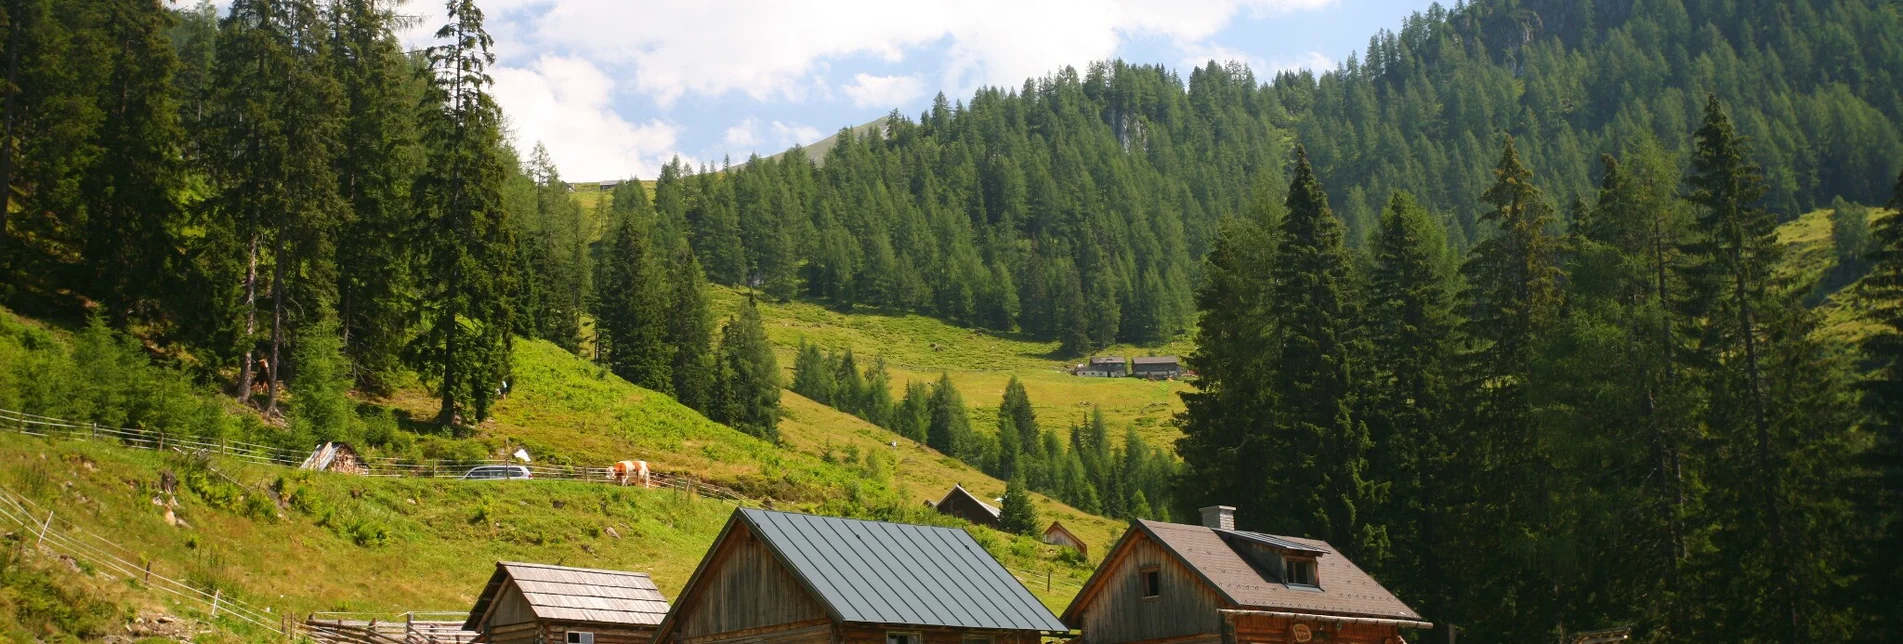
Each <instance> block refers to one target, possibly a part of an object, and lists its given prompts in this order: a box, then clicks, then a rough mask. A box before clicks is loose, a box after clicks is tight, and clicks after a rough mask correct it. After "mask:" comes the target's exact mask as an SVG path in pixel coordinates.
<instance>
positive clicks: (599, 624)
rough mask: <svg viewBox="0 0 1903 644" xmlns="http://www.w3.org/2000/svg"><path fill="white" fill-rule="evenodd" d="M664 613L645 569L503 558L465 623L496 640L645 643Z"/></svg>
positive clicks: (504, 643)
mask: <svg viewBox="0 0 1903 644" xmlns="http://www.w3.org/2000/svg"><path fill="white" fill-rule="evenodd" d="M666 616H667V600H666V599H665V598H663V597H661V591H660V589H658V588H655V586H654V580H653V579H650V578H649V577H648V575H647V573H641V572H621V571H617V570H592V569H588V568H567V567H562V566H545V565H541V564H529V563H513V562H506V561H503V562H496V571H495V574H492V575H490V576H489V584H488V585H486V586H484V587H483V589H482V595H481V596H480V597H478V598H477V599H476V606H475V608H472V609H470V611H469V620H468V621H466V622H464V623H463V630H466V631H475V632H478V633H481V635H480V636H478V637H477V638H476V640H475V641H476V642H492V643H494V644H543V643H554V642H566V643H568V644H648V642H649V641H650V640H652V639H653V638H654V627H655V626H656V625H658V624H660V623H661V619H662V618H663V617H666Z"/></svg>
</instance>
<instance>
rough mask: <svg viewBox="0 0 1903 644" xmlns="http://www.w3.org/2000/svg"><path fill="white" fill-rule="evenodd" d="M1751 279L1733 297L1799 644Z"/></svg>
mask: <svg viewBox="0 0 1903 644" xmlns="http://www.w3.org/2000/svg"><path fill="white" fill-rule="evenodd" d="M1740 254H1742V252H1741V253H1740ZM1740 263H1742V262H1740ZM1747 279H1748V277H1747V276H1746V275H1745V272H1744V269H1743V267H1742V266H1740V269H1739V272H1738V274H1737V276H1736V277H1734V278H1733V279H1732V294H1733V296H1734V297H1736V298H1737V299H1738V325H1739V331H1740V332H1741V333H1743V335H1744V361H1745V373H1746V377H1747V378H1748V381H1749V384H1750V388H1751V422H1752V425H1753V426H1754V427H1755V428H1756V430H1757V431H1756V433H1757V469H1758V473H1759V475H1760V476H1762V477H1763V480H1762V482H1761V484H1762V487H1763V490H1762V491H1761V492H1760V494H1763V495H1764V513H1765V516H1766V518H1768V519H1769V520H1770V523H1771V526H1770V527H1771V552H1772V555H1771V556H1772V558H1773V561H1774V565H1775V566H1776V567H1777V571H1778V572H1777V580H1776V581H1777V583H1778V584H1780V585H1781V586H1782V587H1781V588H1777V589H1774V591H1773V594H1775V595H1777V596H1778V597H1779V601H1780V602H1782V603H1783V604H1784V605H1783V607H1782V608H1783V612H1784V613H1785V616H1786V618H1787V619H1788V620H1789V624H1788V627H1789V628H1790V630H1789V631H1788V632H1786V633H1785V637H1784V638H1783V639H1784V640H1785V641H1786V642H1789V643H1791V644H1796V642H1797V637H1798V633H1799V632H1800V624H1801V621H1800V617H1799V615H1798V613H1797V601H1796V599H1795V598H1794V597H1793V594H1792V593H1794V592H1795V591H1796V588H1795V587H1794V586H1793V584H1792V582H1791V566H1790V562H1789V558H1790V555H1789V554H1788V553H1786V552H1785V548H1784V543H1785V539H1784V536H1785V535H1784V517H1783V513H1782V508H1781V507H1780V505H1781V504H1779V503H1778V490H1779V489H1780V488H1781V487H1782V485H1781V484H1780V483H1779V478H1780V477H1779V473H1778V470H1777V468H1776V467H1775V466H1774V464H1773V463H1772V458H1771V424H1770V419H1769V418H1768V417H1767V411H1766V410H1765V401H1764V379H1763V378H1764V375H1763V371H1762V369H1760V368H1759V366H1758V338H1757V321H1756V319H1755V317H1754V315H1753V312H1752V310H1751V301H1750V299H1748V298H1747V297H1746V294H1747V292H1748V291H1747V289H1746V288H1745V283H1746V281H1747Z"/></svg>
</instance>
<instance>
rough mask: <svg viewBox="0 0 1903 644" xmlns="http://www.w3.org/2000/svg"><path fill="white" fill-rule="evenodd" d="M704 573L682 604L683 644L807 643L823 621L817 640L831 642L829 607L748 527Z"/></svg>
mask: <svg viewBox="0 0 1903 644" xmlns="http://www.w3.org/2000/svg"><path fill="white" fill-rule="evenodd" d="M705 570H706V571H707V573H708V575H709V576H708V578H707V579H705V580H703V581H702V583H701V584H700V585H699V588H696V589H695V590H694V595H693V596H692V597H682V598H680V600H679V602H678V603H679V604H680V606H679V610H680V611H681V612H680V615H679V618H678V619H679V623H680V626H679V628H677V629H675V631H676V633H677V637H678V638H679V640H680V641H682V642H692V643H695V644H701V643H705V642H726V641H729V640H732V641H736V642H738V641H747V642H767V641H772V642H785V641H807V640H811V639H812V638H813V637H814V633H813V632H812V631H813V629H812V627H813V626H816V625H819V623H820V622H824V623H825V624H826V625H827V628H826V629H824V631H825V632H824V633H821V634H820V635H819V639H818V640H817V641H820V642H825V641H828V640H830V639H831V628H830V624H831V621H830V620H829V619H828V615H827V614H826V610H825V608H824V607H822V606H820V604H819V602H818V601H816V600H814V599H813V597H812V596H811V595H810V594H808V593H807V591H806V588H805V587H804V586H802V585H801V584H800V583H799V580H798V579H796V578H794V577H793V574H792V573H791V572H790V571H788V570H787V569H786V567H785V566H783V565H781V564H780V562H779V559H778V558H776V557H775V556H774V555H773V552H772V551H771V550H769V549H768V547H767V545H766V543H765V542H762V541H761V540H760V539H759V538H758V537H756V536H755V535H754V534H753V533H752V532H751V531H750V530H748V529H747V526H746V524H745V523H739V524H736V525H735V526H734V531H733V533H732V534H730V535H728V537H727V538H726V539H725V540H723V542H722V543H721V549H720V551H719V552H718V553H716V554H715V555H714V559H713V560H711V561H709V562H708V564H707V567H706V568H705ZM881 644H883V640H882V641H881Z"/></svg>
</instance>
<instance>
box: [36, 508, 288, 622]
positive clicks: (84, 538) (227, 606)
mask: <svg viewBox="0 0 1903 644" xmlns="http://www.w3.org/2000/svg"><path fill="white" fill-rule="evenodd" d="M0 525H9V526H10V527H14V528H16V529H17V530H18V531H19V534H21V535H23V538H31V539H32V540H33V545H34V547H35V548H36V549H45V550H48V551H51V552H54V553H56V554H60V555H64V556H67V557H71V558H72V559H74V560H75V561H80V562H85V563H86V564H87V565H89V566H91V567H93V568H94V569H96V570H101V571H105V572H107V573H108V574H113V575H117V576H120V577H124V578H126V579H131V580H136V581H138V582H139V583H141V584H143V585H145V586H146V587H148V588H151V589H154V590H158V591H161V592H164V593H167V594H169V595H171V596H174V597H176V598H178V599H180V600H182V601H184V602H186V603H188V604H191V605H193V606H196V607H199V608H202V609H204V610H206V611H207V612H208V614H209V616H210V618H211V619H214V620H215V619H217V618H219V617H221V616H223V617H228V618H230V619H232V620H236V621H239V622H244V623H245V624H248V625H251V626H254V627H256V628H258V629H261V630H263V631H267V632H270V633H273V634H276V635H277V636H278V637H279V638H283V637H285V636H286V631H287V630H292V631H295V629H294V628H291V629H287V627H286V626H285V621H286V620H284V619H282V617H283V615H282V614H279V613H275V612H273V611H272V610H271V609H270V608H259V607H258V606H255V605H253V604H250V603H248V602H245V601H244V600H242V599H239V598H237V597H233V596H231V595H228V594H226V593H225V590H224V589H223V588H218V587H213V586H207V587H201V586H199V585H195V584H192V583H189V582H186V581H181V580H178V579H173V578H171V577H169V576H166V575H165V574H164V573H162V572H157V571H154V570H153V569H152V562H151V561H149V560H145V559H144V558H143V557H141V556H139V555H138V554H136V553H134V552H132V551H131V550H129V549H127V548H125V547H124V546H121V545H119V544H118V543H115V542H113V541H112V540H111V539H107V538H105V537H102V536H99V535H97V534H94V533H92V532H90V531H88V530H86V529H84V528H81V527H79V526H77V525H75V524H72V523H70V522H67V521H64V520H61V519H60V518H59V517H58V516H56V515H55V512H54V511H53V510H52V509H49V508H46V507H43V506H41V505H39V504H37V503H35V502H33V500H32V499H29V498H27V497H25V496H22V495H19V494H15V493H14V492H13V491H11V490H8V489H6V488H0Z"/></svg>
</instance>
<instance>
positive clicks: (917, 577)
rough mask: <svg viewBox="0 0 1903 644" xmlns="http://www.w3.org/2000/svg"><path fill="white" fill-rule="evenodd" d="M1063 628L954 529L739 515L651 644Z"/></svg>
mask: <svg viewBox="0 0 1903 644" xmlns="http://www.w3.org/2000/svg"><path fill="white" fill-rule="evenodd" d="M1068 630H1069V629H1067V628H1065V627H1064V625H1063V624H1062V623H1061V622H1059V621H1057V618H1056V617H1055V616H1053V615H1051V612H1050V610H1049V609H1046V608H1044V605H1043V604H1041V603H1039V602H1038V600H1037V598H1036V597H1033V596H1031V593H1030V591H1028V590H1025V588H1024V585H1023V584H1021V583H1019V582H1018V580H1017V579H1016V578H1014V577H1012V576H1011V573H1010V572H1007V571H1006V570H1005V569H1004V566H1001V565H999V564H998V561H997V560H996V559H992V558H991V556H990V555H988V554H985V550H984V548H982V547H980V546H979V545H978V542H977V541H975V540H973V539H972V538H971V535H970V534H968V533H966V532H965V531H964V530H958V529H955V528H935V527H928V526H916V525H904V524H898V523H880V522H874V521H858V520H852V519H836V518H832V517H818V516H811V515H805V514H790V513H785V512H773V511H768V510H755V509H750V508H742V509H739V510H735V511H734V513H733V517H732V518H730V519H728V520H727V526H726V527H725V528H723V529H721V532H720V536H719V537H717V538H715V540H714V545H713V548H712V549H710V550H708V551H707V556H706V557H705V558H703V559H701V562H700V567H699V568H697V569H696V570H695V571H694V576H693V577H692V578H690V579H689V580H688V582H687V586H686V587H685V588H684V589H682V590H681V594H680V597H679V598H678V599H677V600H676V601H675V602H674V608H673V610H671V611H670V612H668V614H667V619H666V621H663V622H662V623H661V626H660V630H659V632H658V633H657V634H656V635H655V638H654V644H979V643H980V642H982V643H984V644H1039V642H1040V641H1041V640H1042V638H1043V637H1044V636H1045V635H1046V634H1051V635H1058V634H1065V633H1067V632H1068Z"/></svg>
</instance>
